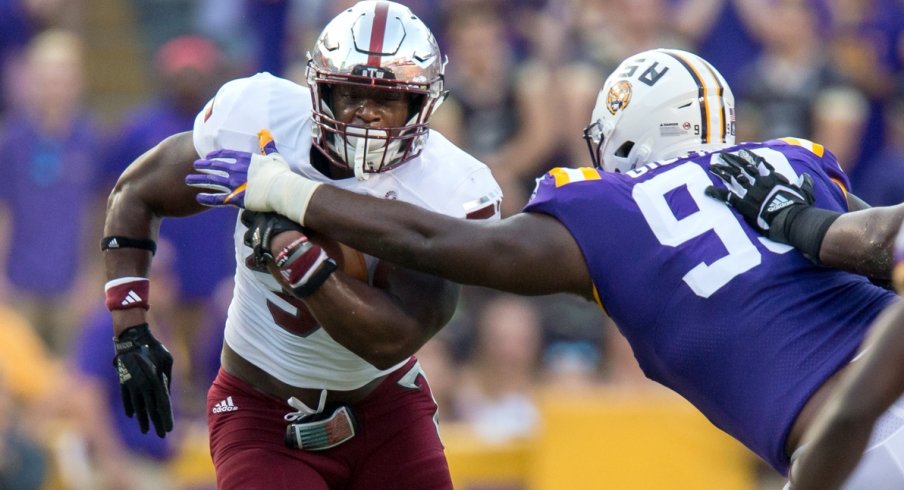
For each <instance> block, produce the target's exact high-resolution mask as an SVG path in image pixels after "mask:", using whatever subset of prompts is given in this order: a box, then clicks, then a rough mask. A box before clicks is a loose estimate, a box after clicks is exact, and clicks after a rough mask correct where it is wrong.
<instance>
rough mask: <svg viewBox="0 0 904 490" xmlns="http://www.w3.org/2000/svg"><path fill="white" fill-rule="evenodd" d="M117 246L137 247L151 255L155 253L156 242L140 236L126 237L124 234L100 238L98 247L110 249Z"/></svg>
mask: <svg viewBox="0 0 904 490" xmlns="http://www.w3.org/2000/svg"><path fill="white" fill-rule="evenodd" d="M118 248H139V249H141V250H147V251H148V252H151V255H154V254H155V253H157V244H156V243H155V242H154V240H144V239H140V238H126V237H124V236H105V237H103V238H101V240H100V249H101V250H102V251H103V250H111V249H118Z"/></svg>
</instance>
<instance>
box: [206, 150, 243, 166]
mask: <svg viewBox="0 0 904 490" xmlns="http://www.w3.org/2000/svg"><path fill="white" fill-rule="evenodd" d="M247 159H248V152H247V151H237V150H230V149H227V148H222V149H219V150H213V151H211V152H210V153H208V154H207V155H205V156H204V158H202V159H201V160H207V161H209V162H210V164H211V165H217V164H218V165H220V166H229V165H233V164H234V163H235V162H236V161H238V160H247Z"/></svg>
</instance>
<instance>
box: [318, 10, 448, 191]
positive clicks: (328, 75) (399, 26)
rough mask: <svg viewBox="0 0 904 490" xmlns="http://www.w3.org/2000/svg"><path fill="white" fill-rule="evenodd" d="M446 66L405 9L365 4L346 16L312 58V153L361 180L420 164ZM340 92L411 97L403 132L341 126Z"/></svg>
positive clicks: (324, 37) (429, 37)
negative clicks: (335, 99) (336, 106)
mask: <svg viewBox="0 0 904 490" xmlns="http://www.w3.org/2000/svg"><path fill="white" fill-rule="evenodd" d="M445 64H446V61H445V59H443V57H442V55H441V54H440V51H439V46H438V45H437V43H436V39H435V38H434V37H433V33H431V32H430V30H429V29H428V28H427V26H425V25H424V23H423V22H421V20H420V19H418V18H417V17H416V16H415V15H414V14H412V13H411V10H409V9H408V7H405V6H404V5H400V4H398V3H395V2H385V1H364V2H359V3H357V4H355V5H354V6H353V7H351V8H349V9H347V10H345V11H343V12H342V13H340V14H339V15H337V16H336V18H334V19H333V20H332V21H330V23H329V24H327V26H326V27H325V28H324V29H323V32H322V33H321V34H320V36H319V37H318V38H317V42H316V43H315V46H314V50H313V52H310V53H308V67H307V82H308V86H309V87H310V89H311V97H312V99H313V105H314V114H313V123H314V124H313V126H312V129H311V135H312V137H313V142H314V145H316V146H318V147H320V148H321V150H323V153H324V154H325V155H326V156H327V157H328V158H329V159H330V161H331V162H332V163H333V164H334V165H337V166H339V167H342V168H350V169H352V170H354V173H355V176H356V177H357V178H359V179H365V178H367V176H368V174H371V173H377V172H383V171H386V170H389V169H392V168H395V167H397V166H399V165H401V164H402V163H404V162H406V161H408V160H410V159H412V158H414V157H416V156H417V155H418V154H420V152H421V150H422V149H423V146H424V142H425V141H426V140H427V135H428V126H427V123H428V121H429V119H430V116H431V115H432V114H433V112H434V111H435V110H436V109H437V108H438V107H439V105H440V103H441V102H442V101H443V99H445V96H446V93H447V91H446V90H445V89H444V88H443V71H444V69H445ZM342 84H346V85H363V86H366V87H370V88H376V89H383V90H387V91H396V92H407V93H409V94H411V103H410V109H409V117H410V119H408V121H407V122H406V123H405V125H404V126H402V127H394V128H381V129H375V128H369V127H367V126H360V125H353V124H344V123H342V122H339V121H338V120H336V117H335V115H334V114H335V113H334V111H333V108H332V107H331V106H330V105H331V103H332V101H331V96H330V91H331V90H332V88H333V87H335V86H337V85H342Z"/></svg>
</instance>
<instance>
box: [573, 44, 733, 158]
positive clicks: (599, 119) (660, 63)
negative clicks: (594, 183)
mask: <svg viewBox="0 0 904 490" xmlns="http://www.w3.org/2000/svg"><path fill="white" fill-rule="evenodd" d="M584 139H585V140H586V141H587V145H588V146H589V148H590V157H591V158H592V159H593V165H594V166H595V167H597V168H601V169H603V170H606V171H609V172H626V171H628V170H631V169H633V168H635V167H638V166H642V165H645V164H647V163H650V162H654V161H658V160H665V159H668V158H675V157H679V156H682V155H685V154H687V153H688V152H691V151H695V150H700V151H711V150H716V149H719V148H724V147H726V146H730V145H733V144H734V141H735V103H734V95H732V93H731V88H729V87H728V84H727V83H726V82H725V79H724V78H722V75H721V74H720V73H719V72H718V71H716V69H715V68H713V67H712V65H710V64H709V63H708V62H707V61H706V60H704V59H703V58H701V57H699V56H697V55H695V54H692V53H688V52H687V51H681V50H677V49H653V50H650V51H644V52H642V53H639V54H635V55H634V56H631V57H630V58H628V59H626V60H625V61H623V62H622V64H621V65H619V66H618V68H616V69H615V71H614V72H613V73H612V74H611V75H609V78H607V79H606V83H605V84H603V88H602V90H600V93H599V96H597V99H596V106H595V107H594V108H593V115H592V116H591V119H590V125H589V126H587V127H586V128H584Z"/></svg>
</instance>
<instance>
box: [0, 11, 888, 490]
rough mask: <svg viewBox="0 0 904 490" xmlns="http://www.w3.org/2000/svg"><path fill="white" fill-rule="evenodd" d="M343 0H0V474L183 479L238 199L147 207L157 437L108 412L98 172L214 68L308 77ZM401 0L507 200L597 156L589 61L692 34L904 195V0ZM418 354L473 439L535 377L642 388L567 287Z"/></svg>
mask: <svg viewBox="0 0 904 490" xmlns="http://www.w3.org/2000/svg"><path fill="white" fill-rule="evenodd" d="M352 3H354V2H351V1H339V0H2V1H0V61H2V64H0V82H2V87H0V89H2V98H0V116H2V122H0V155H2V156H0V175H2V181H3V184H2V186H0V188H2V192H0V488H41V487H42V485H44V486H45V487H46V486H47V485H51V486H53V485H56V486H57V487H59V488H113V489H119V488H171V487H175V486H178V484H177V483H174V482H172V481H168V480H167V479H170V478H172V473H171V472H169V471H165V470H164V468H165V466H166V464H167V462H168V461H170V460H171V459H172V458H173V457H174V456H175V455H176V454H177V453H179V451H180V444H182V443H183V441H185V440H186V438H192V437H195V438H196V439H199V440H202V441H203V440H205V439H204V438H205V437H206V427H205V421H206V414H205V413H204V407H205V403H204V400H205V393H206V389H207V387H208V385H209V383H210V382H211V380H212V379H213V376H214V375H215V373H216V369H217V368H218V362H219V358H218V354H219V348H220V345H221V342H222V326H223V322H224V318H225V308H226V305H228V302H229V300H230V296H231V294H232V289H231V276H232V273H233V270H234V267H235V264H234V259H233V253H232V235H233V224H234V220H235V216H236V215H235V211H234V210H224V209H218V210H214V211H211V212H208V213H204V214H202V215H199V216H196V217H191V218H187V219H173V220H166V221H164V224H163V227H162V233H161V239H160V241H159V242H158V243H159V245H160V250H159V252H158V253H157V256H156V258H155V260H154V266H153V271H152V278H153V281H152V284H153V291H152V294H151V302H152V305H153V307H152V309H151V314H152V317H151V318H152V328H153V329H154V332H155V334H156V335H157V337H158V338H161V339H162V340H163V341H164V343H165V344H166V345H167V346H169V347H170V349H171V350H172V351H173V354H174V356H175V358H176V370H177V371H178V372H177V374H176V375H175V377H176V380H175V381H174V382H173V387H174V389H173V391H174V402H175V404H176V411H177V421H176V429H175V432H174V433H173V434H172V435H171V436H170V437H167V438H166V439H163V440H161V439H158V438H156V437H154V436H152V435H151V436H142V435H141V434H140V433H138V429H137V424H136V423H135V422H134V421H133V420H129V419H126V418H125V416H124V414H123V411H122V408H121V405H120V401H119V393H118V389H119V388H118V385H117V381H116V378H115V373H114V370H113V369H112V367H111V359H112V355H113V349H112V344H111V342H110V338H111V336H112V327H111V322H110V318H109V314H108V313H107V312H106V310H105V309H104V306H103V294H102V285H103V283H104V280H105V279H104V276H103V273H102V262H101V254H100V252H99V245H98V243H99V238H100V237H101V230H102V224H103V218H104V211H103V210H104V204H105V200H106V197H107V195H108V194H109V191H110V189H111V188H112V185H113V183H114V182H115V181H116V179H117V177H118V176H119V175H120V174H121V173H122V172H123V171H124V170H125V168H126V167H127V166H128V165H129V163H130V162H131V161H132V160H134V159H135V158H136V157H138V156H139V155H140V154H142V153H143V152H144V151H146V150H147V149H149V148H151V147H152V146H154V145H155V144H156V143H157V142H159V141H160V140H162V139H163V138H165V137H166V136H168V135H170V134H174V133H177V132H181V131H187V130H190V129H191V127H192V124H193V120H194V117H195V115H196V114H197V112H198V111H199V110H200V109H201V108H202V106H203V104H204V103H205V102H206V101H207V100H208V99H209V98H210V97H211V96H212V95H213V94H214V93H215V91H216V89H217V87H218V86H219V85H220V84H221V83H222V82H224V81H226V80H228V79H231V78H236V77H242V76H247V75H250V74H253V73H255V72H258V71H270V72H271V73H274V74H277V75H280V76H284V77H287V78H290V79H292V80H295V81H297V82H299V83H303V78H304V77H303V75H304V67H305V52H306V50H307V49H308V47H309V46H311V45H312V44H313V40H314V38H315V37H316V35H317V34H318V33H319V31H320V30H321V29H322V28H323V26H324V25H325V24H326V22H327V21H328V20H329V19H331V18H332V17H333V16H334V15H335V14H336V13H337V12H338V11H339V10H340V9H342V8H344V7H345V6H347V5H350V4H352ZM402 3H405V4H407V5H408V6H410V7H411V9H412V10H413V11H414V12H415V13H416V14H417V15H419V16H421V17H422V18H423V19H424V21H425V23H426V24H427V25H428V26H430V27H431V28H432V29H433V30H434V32H435V34H436V35H437V38H438V39H439V42H440V45H441V46H442V49H443V51H444V52H445V53H446V54H448V57H449V65H448V66H447V72H446V73H447V83H448V88H450V89H451V96H450V97H449V99H448V100H447V101H446V103H445V104H444V106H443V107H442V109H441V110H440V111H439V112H438V113H437V114H436V116H435V117H434V119H433V122H434V124H433V127H434V128H435V129H438V130H439V131H441V132H442V133H444V134H445V135H446V136H447V137H448V138H449V139H450V140H452V141H453V142H455V143H456V144H458V145H459V146H461V147H462V148H464V149H465V150H467V151H469V152H470V153H472V154H474V155H475V156H477V157H478V158H480V159H481V160H483V161H484V162H486V163H487V164H488V165H489V166H490V167H491V168H492V169H493V172H494V175H495V176H496V178H497V180H498V181H499V182H500V184H501V185H502V186H503V190H504V192H505V200H504V214H506V215H510V214H513V213H516V212H517V211H518V210H519V209H520V208H521V206H522V205H523V204H524V203H525V202H526V200H527V198H528V196H529V195H530V191H531V189H532V187H533V182H534V178H535V177H537V176H539V175H541V174H542V173H543V172H544V171H546V170H548V169H549V168H551V167H553V166H579V165H589V158H588V155H587V151H586V146H585V143H584V142H583V140H582V139H581V129H582V128H583V127H584V126H585V125H586V124H587V123H588V121H589V117H590V111H591V109H592V107H593V104H594V100H595V98H596V95H597V92H598V90H599V88H600V87H601V86H602V82H603V80H604V79H605V77H606V76H607V75H608V73H609V71H610V70H611V69H613V68H614V67H615V66H616V65H617V64H618V62H619V61H621V59H623V58H625V57H627V56H628V55H630V54H633V53H635V52H639V51H642V50H645V49H649V48H653V47H677V48H683V49H688V50H692V51H695V52H697V53H698V54H700V55H701V56H703V57H704V58H706V59H707V60H709V61H710V62H711V63H712V64H713V65H714V66H716V67H717V68H718V69H719V70H720V71H721V72H722V73H723V74H724V76H725V78H726V79H727V81H728V82H729V84H730V85H731V86H732V87H733V89H734V94H735V97H736V99H737V102H738V108H737V134H738V141H750V140H762V139H768V138H773V137H783V136H796V137H803V138H807V139H811V140H814V141H817V142H820V143H823V144H824V145H826V146H827V148H829V149H830V150H831V151H832V152H833V153H834V154H835V155H836V156H837V157H838V161H839V162H840V163H841V165H842V166H843V167H844V169H845V171H846V172H847V173H848V174H849V175H850V177H851V181H852V183H853V189H852V191H853V192H854V193H855V194H857V195H858V196H860V197H862V198H863V199H865V200H866V201H867V202H869V203H871V204H874V205H886V204H894V203H898V202H901V201H904V1H900V0H408V1H405V0H402ZM129 46H132V47H134V49H132V50H127V49H125V48H126V47H129ZM117 83H118V84H117ZM123 85H126V86H128V87H130V88H131V89H132V91H131V92H128V91H126V95H123V93H118V92H116V91H115V90H112V89H110V87H121V86H123ZM600 233H605V230H600ZM550 260H555V258H554V257H550ZM637 294H657V291H655V290H652V291H638V292H637ZM419 357H420V358H421V362H422V363H423V364H424V367H425V369H426V371H427V373H428V377H429V379H430V381H431V385H432V386H433V390H434V393H435V394H436V397H437V401H438V403H439V405H440V420H441V422H453V421H459V422H462V423H466V424H471V425H473V427H474V428H475V429H476V431H477V433H479V434H480V435H481V436H482V437H485V438H486V439H487V440H506V439H510V438H517V437H524V436H527V435H529V434H530V433H531V432H532V431H533V430H535V427H536V424H537V417H538V416H537V412H536V408H535V405H534V401H533V397H532V394H533V393H534V392H535V391H536V390H537V389H538V387H542V386H555V387H560V388H563V389H575V390H580V389H586V388H589V387H593V386H599V385H610V386H612V385H614V386H623V387H625V388H627V389H656V387H655V386H653V383H650V382H648V381H645V380H643V376H642V374H641V373H640V372H639V369H638V368H637V367H636V364H635V363H634V360H633V357H632V355H631V353H630V351H629V350H628V349H627V346H626V345H625V344H624V342H623V341H622V340H621V339H620V336H618V335H617V331H616V330H615V328H614V326H612V325H611V323H610V322H609V321H608V320H607V319H606V318H605V315H604V314H603V313H602V312H600V311H599V310H598V308H597V307H596V306H595V305H592V304H588V303H585V302H584V301H582V300H579V299H576V298H571V297H567V296H551V297H541V298H519V297H514V296H509V295H503V294H498V293H494V292H492V291H489V290H484V289H477V288H465V289H464V291H463V294H462V300H461V305H460V308H459V310H458V313H457V314H456V316H455V318H454V319H453V321H452V322H451V324H450V325H449V326H448V327H446V329H445V330H444V331H443V332H441V333H440V334H439V335H438V336H437V338H435V339H434V340H432V341H431V342H430V343H429V344H427V345H426V346H425V347H424V349H423V352H422V353H421V355H420V356H419ZM114 428H115V430H114ZM54 481H55V483H54Z"/></svg>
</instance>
